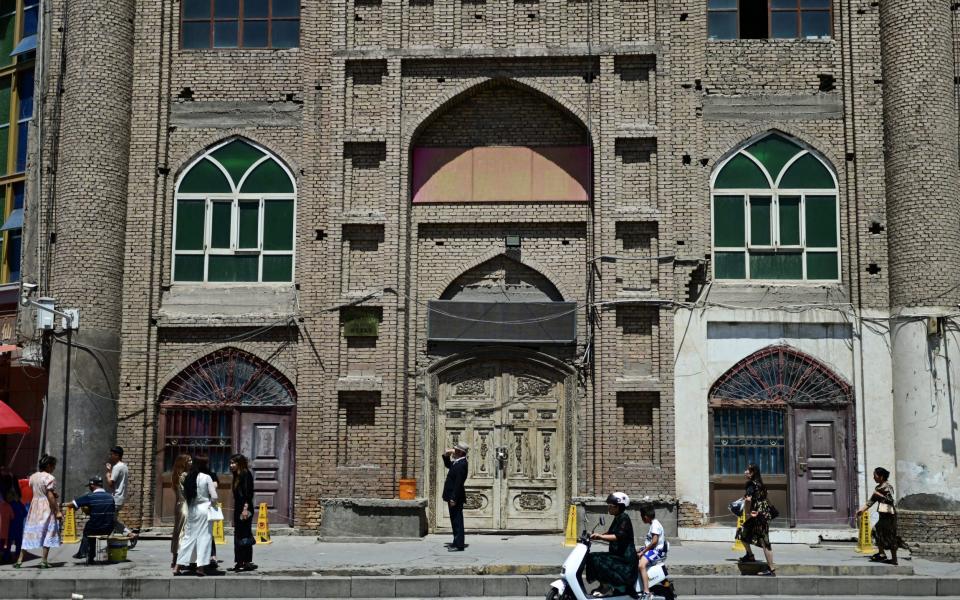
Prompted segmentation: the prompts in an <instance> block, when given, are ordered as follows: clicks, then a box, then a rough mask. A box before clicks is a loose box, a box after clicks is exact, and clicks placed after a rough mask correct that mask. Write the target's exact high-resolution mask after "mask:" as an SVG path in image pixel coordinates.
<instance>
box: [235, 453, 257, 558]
mask: <svg viewBox="0 0 960 600" xmlns="http://www.w3.org/2000/svg"><path fill="white" fill-rule="evenodd" d="M230 471H231V472H232V473H233V562H234V565H233V569H232V570H233V571H252V570H253V569H254V568H255V567H254V565H253V544H254V539H253V474H252V473H250V467H249V466H248V464H247V457H246V456H244V455H242V454H234V455H233V456H231V457H230Z"/></svg>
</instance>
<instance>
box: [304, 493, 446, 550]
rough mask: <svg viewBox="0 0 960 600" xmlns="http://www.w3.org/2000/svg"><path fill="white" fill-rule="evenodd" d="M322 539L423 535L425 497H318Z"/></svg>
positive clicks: (425, 510)
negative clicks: (405, 498) (321, 513)
mask: <svg viewBox="0 0 960 600" xmlns="http://www.w3.org/2000/svg"><path fill="white" fill-rule="evenodd" d="M320 505H321V506H322V507H323V521H322V522H321V523H320V535H319V537H320V538H322V539H324V540H346V539H352V540H354V541H360V540H366V541H382V540H383V539H385V538H388V539H392V540H395V539H418V538H421V537H423V536H425V535H427V499H426V498H416V499H413V500H399V499H396V498H321V500H320Z"/></svg>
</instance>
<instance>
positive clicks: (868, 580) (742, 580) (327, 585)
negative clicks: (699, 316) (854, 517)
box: [0, 575, 960, 600]
mask: <svg viewBox="0 0 960 600" xmlns="http://www.w3.org/2000/svg"><path fill="white" fill-rule="evenodd" d="M556 578H557V576H556V575H500V576H492V575H432V576H426V575H425V576H413V577H410V576H398V577H390V576H354V577H329V576H314V577H271V576H255V575H254V576H242V577H207V578H204V579H198V578H195V577H178V578H172V577H152V578H151V577H144V578H129V579H90V578H87V579H72V578H58V579H54V578H49V577H44V576H42V575H41V576H38V577H35V578H31V579H26V578H18V579H8V580H7V581H6V582H4V585H3V586H0V598H2V599H12V598H19V599H30V600H33V599H47V598H49V599H62V598H69V597H70V594H73V593H77V594H83V595H84V596H85V597H87V598H109V599H113V598H131V599H132V598H154V599H157V600H162V599H165V598H170V599H173V598H443V597H467V596H487V597H505V596H528V597H542V596H544V594H546V592H547V588H548V587H549V585H550V582H551V581H553V580H555V579H556ZM671 579H672V580H673V582H674V584H675V585H676V588H677V591H678V593H679V594H681V595H688V596H693V595H709V596H760V595H769V596H777V595H784V596H798V595H800V596H862V597H875V596H956V595H960V578H935V577H921V576H911V577H902V576H884V577H878V576H867V577H809V576H799V577H783V576H780V577H745V576H740V577H737V576H734V577H730V576H683V575H681V576H676V577H672V578H671Z"/></svg>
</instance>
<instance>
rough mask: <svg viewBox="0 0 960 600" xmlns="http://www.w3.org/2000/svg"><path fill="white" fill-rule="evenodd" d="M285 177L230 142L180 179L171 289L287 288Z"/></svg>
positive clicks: (281, 169)
mask: <svg viewBox="0 0 960 600" xmlns="http://www.w3.org/2000/svg"><path fill="white" fill-rule="evenodd" d="M295 200H296V191H295V189H294V181H293V177H292V176H291V175H290V172H289V171H288V170H287V168H286V167H285V166H283V165H282V164H281V163H280V161H278V160H277V159H276V158H274V157H273V156H272V155H271V154H270V153H268V152H267V151H265V150H263V149H262V148H260V147H258V146H255V145H253V144H251V143H250V142H247V141H245V140H242V139H232V140H229V141H227V142H224V143H222V144H219V145H217V146H214V147H213V148H212V149H211V150H210V151H208V152H206V153H205V154H203V156H201V157H199V158H198V159H197V160H195V161H194V162H193V164H191V165H190V167H188V168H187V169H186V170H185V171H184V172H183V173H182V174H181V176H180V179H179V181H178V182H177V192H176V208H175V209H174V217H173V220H174V225H173V231H174V240H173V281H174V282H204V281H206V282H290V281H293V238H294V216H295Z"/></svg>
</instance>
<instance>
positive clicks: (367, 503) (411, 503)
mask: <svg viewBox="0 0 960 600" xmlns="http://www.w3.org/2000/svg"><path fill="white" fill-rule="evenodd" d="M320 505H321V506H323V507H324V508H326V507H327V506H363V507H379V508H424V507H426V506H427V499H426V498H414V499H413V500H400V499H399V498H321V499H320Z"/></svg>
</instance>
